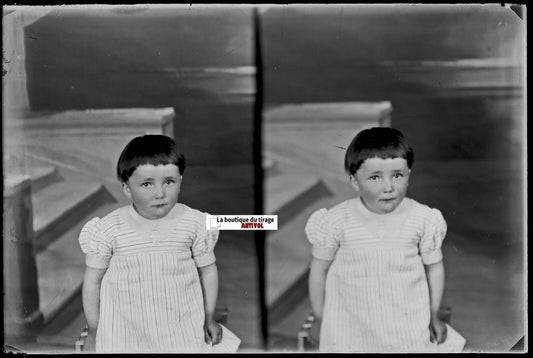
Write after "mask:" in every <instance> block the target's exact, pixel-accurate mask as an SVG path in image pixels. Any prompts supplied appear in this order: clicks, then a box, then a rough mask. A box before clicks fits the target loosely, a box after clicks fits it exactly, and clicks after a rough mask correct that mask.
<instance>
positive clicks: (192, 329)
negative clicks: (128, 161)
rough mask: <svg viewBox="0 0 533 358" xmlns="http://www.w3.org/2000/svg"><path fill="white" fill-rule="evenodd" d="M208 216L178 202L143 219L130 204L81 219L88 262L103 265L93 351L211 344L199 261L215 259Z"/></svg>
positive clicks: (201, 349)
mask: <svg viewBox="0 0 533 358" xmlns="http://www.w3.org/2000/svg"><path fill="white" fill-rule="evenodd" d="M205 218H206V214H205V213H202V212H200V211H198V210H194V209H191V208H189V207H188V206H186V205H183V204H179V203H178V204H176V205H175V206H174V208H173V209H172V210H171V211H170V212H169V214H168V215H167V216H166V217H164V218H162V219H158V220H148V219H145V218H144V217H142V216H140V215H139V214H138V213H137V212H136V211H135V209H133V206H131V205H130V206H126V207H122V208H119V209H117V210H115V211H113V212H111V213H110V214H108V215H106V216H105V217H103V218H101V219H100V218H93V219H91V220H90V221H88V222H87V223H86V224H85V226H84V227H83V229H82V231H81V233H80V236H79V243H80V246H81V249H82V251H83V252H84V253H85V254H86V265H87V266H89V267H94V268H101V269H104V268H107V271H106V273H105V275H104V277H103V279H102V285H101V290H100V320H99V324H98V329H97V333H96V352H120V353H126V352H204V351H209V349H210V346H208V345H207V344H206V343H205V342H204V331H203V325H204V304H203V296H202V288H201V285H200V279H199V275H198V272H197V267H202V266H207V265H209V264H211V263H213V262H215V256H214V253H213V249H214V246H215V244H216V242H217V240H218V231H207V230H206V222H205Z"/></svg>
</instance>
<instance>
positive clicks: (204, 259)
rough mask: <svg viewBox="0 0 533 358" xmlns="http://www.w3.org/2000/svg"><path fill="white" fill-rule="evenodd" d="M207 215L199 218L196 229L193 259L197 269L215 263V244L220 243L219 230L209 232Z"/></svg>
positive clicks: (204, 214) (203, 214)
mask: <svg viewBox="0 0 533 358" xmlns="http://www.w3.org/2000/svg"><path fill="white" fill-rule="evenodd" d="M206 217H207V214H206V213H202V215H200V216H199V218H198V222H197V225H196V227H197V229H196V237H195V238H194V242H193V244H192V257H193V259H194V262H195V263H196V267H203V266H207V265H210V264H212V263H213V262H215V260H216V259H215V253H214V249H215V244H216V243H217V241H218V234H219V230H218V229H211V230H207V226H206Z"/></svg>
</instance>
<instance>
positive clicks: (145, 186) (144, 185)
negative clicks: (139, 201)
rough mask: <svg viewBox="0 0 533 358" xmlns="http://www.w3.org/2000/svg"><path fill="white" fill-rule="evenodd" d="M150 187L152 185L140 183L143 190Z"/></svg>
mask: <svg viewBox="0 0 533 358" xmlns="http://www.w3.org/2000/svg"><path fill="white" fill-rule="evenodd" d="M151 185H152V183H142V184H141V186H142V187H143V188H149V187H150V186H151Z"/></svg>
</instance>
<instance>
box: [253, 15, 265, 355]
mask: <svg viewBox="0 0 533 358" xmlns="http://www.w3.org/2000/svg"><path fill="white" fill-rule="evenodd" d="M260 25H261V24H260V19H259V13H258V9H257V8H254V9H253V27H254V50H255V51H254V52H255V70H256V72H255V73H256V74H255V104H254V129H253V162H254V177H255V183H254V193H255V202H254V214H255V215H262V214H263V201H264V200H263V194H264V192H263V188H264V186H263V179H264V173H263V136H262V116H263V62H262V60H263V58H262V53H261V28H260ZM265 239H266V234H265V231H264V230H255V231H254V240H255V248H256V253H257V263H258V284H259V307H260V314H261V319H260V322H261V335H262V338H263V349H266V348H267V345H268V310H267V305H266V250H265V244H266V240H265Z"/></svg>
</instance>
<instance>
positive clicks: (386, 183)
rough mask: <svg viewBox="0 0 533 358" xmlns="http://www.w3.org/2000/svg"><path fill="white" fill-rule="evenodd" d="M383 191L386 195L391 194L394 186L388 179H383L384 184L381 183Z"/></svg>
mask: <svg viewBox="0 0 533 358" xmlns="http://www.w3.org/2000/svg"><path fill="white" fill-rule="evenodd" d="M383 190H384V191H385V192H387V193H389V192H391V191H393V190H394V186H393V184H392V180H390V179H385V181H384V183H383Z"/></svg>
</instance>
